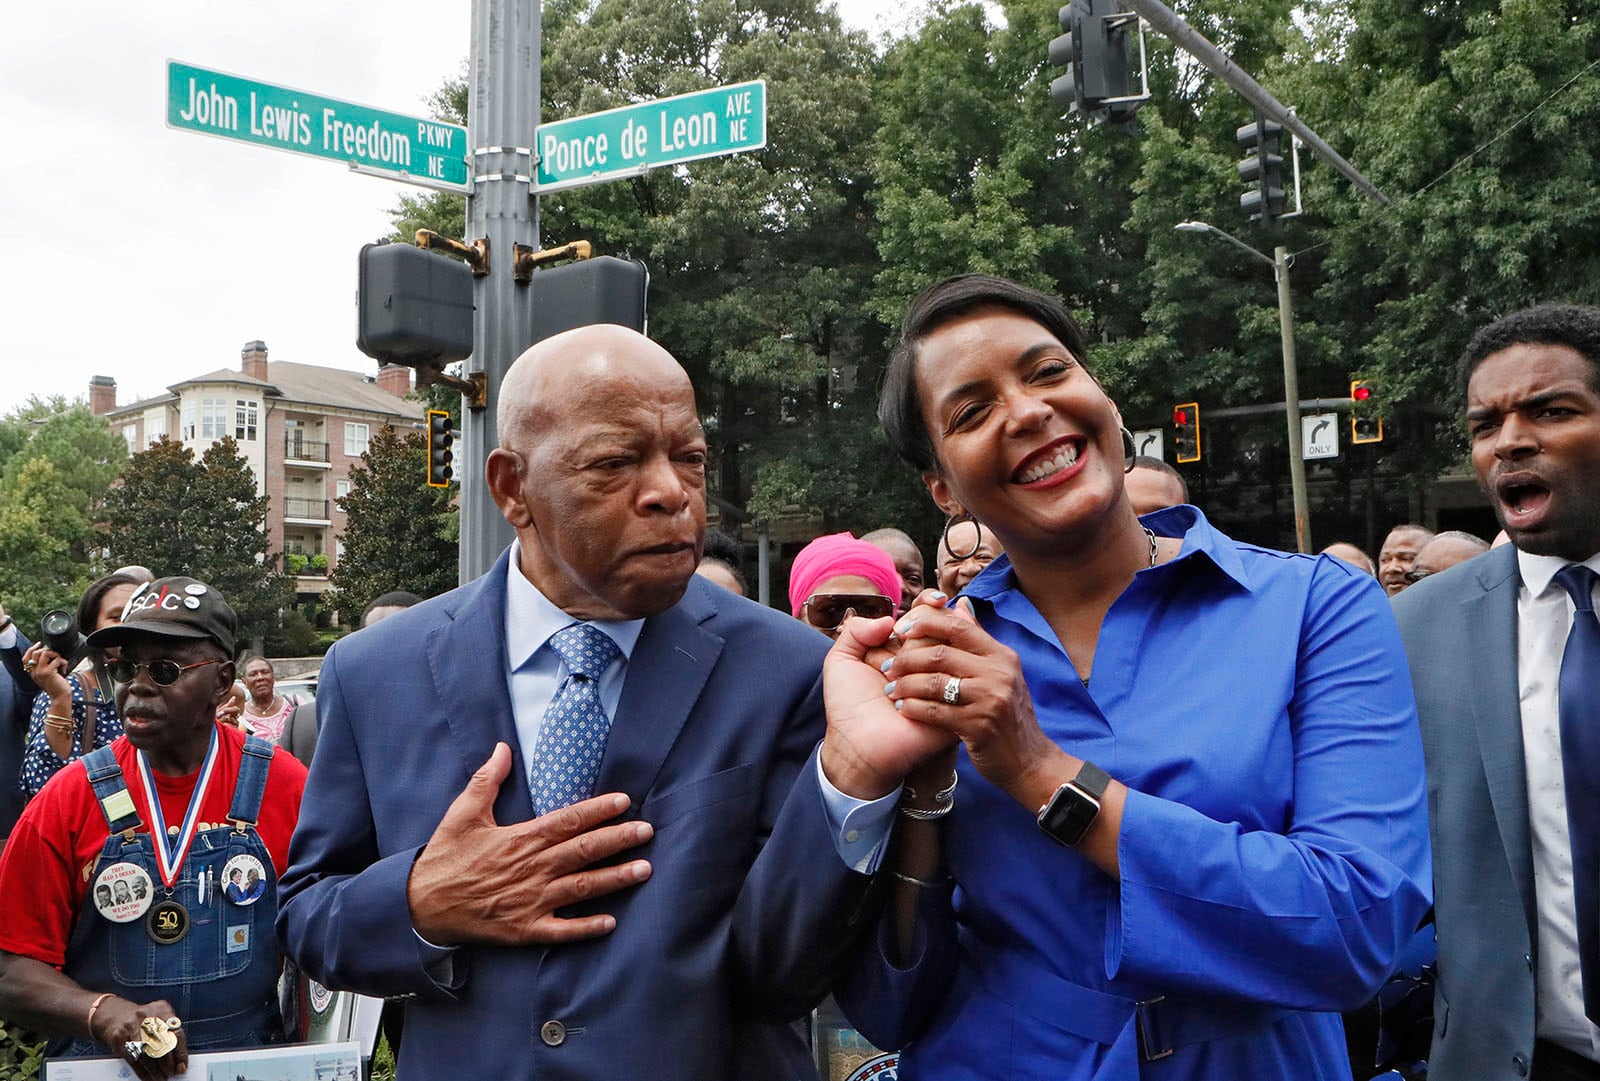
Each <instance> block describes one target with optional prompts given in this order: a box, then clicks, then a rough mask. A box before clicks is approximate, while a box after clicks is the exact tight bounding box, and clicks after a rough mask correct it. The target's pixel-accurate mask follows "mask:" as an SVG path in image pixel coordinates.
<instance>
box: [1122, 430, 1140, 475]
mask: <svg viewBox="0 0 1600 1081" xmlns="http://www.w3.org/2000/svg"><path fill="white" fill-rule="evenodd" d="M1122 445H1123V446H1125V447H1127V448H1128V449H1127V450H1126V451H1124V452H1123V457H1122V471H1123V472H1124V473H1132V472H1133V460H1134V458H1136V457H1138V454H1139V447H1138V445H1137V444H1136V443H1134V441H1133V433H1132V432H1130V431H1128V429H1127V426H1126V425H1124V426H1123V429H1122Z"/></svg>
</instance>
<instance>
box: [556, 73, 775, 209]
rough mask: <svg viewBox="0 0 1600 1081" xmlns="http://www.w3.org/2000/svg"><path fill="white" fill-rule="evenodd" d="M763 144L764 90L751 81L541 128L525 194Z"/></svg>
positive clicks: (762, 145)
mask: <svg viewBox="0 0 1600 1081" xmlns="http://www.w3.org/2000/svg"><path fill="white" fill-rule="evenodd" d="M766 145H767V84H766V82H765V81H764V80H761V79H757V80H756V81H754V82H749V83H737V84H735V85H733V86H719V87H717V88H716V89H714V90H697V91H695V92H694V93H692V94H679V95H678V96H677V97H673V98H660V99H658V100H656V101H645V102H640V103H639V104H638V105H624V106H623V107H622V108H620V109H608V110H606V111H605V112H603V113H590V114H589V115H588V116H575V117H572V118H571V119H569V120H557V121H555V122H554V123H550V124H541V125H539V130H538V133H537V134H536V135H535V136H534V149H535V151H536V153H537V154H538V158H539V169H538V174H537V175H536V176H535V177H534V185H533V188H534V191H536V192H538V193H541V194H543V193H546V192H552V191H560V190H562V189H563V188H576V187H579V186H581V185H584V184H597V183H599V182H600V181H603V180H616V179H618V178H620V177H625V176H637V175H638V174H640V173H644V172H648V171H649V170H651V169H654V168H656V167H657V166H661V165H675V164H677V163H679V162H685V161H695V160H697V159H699V158H715V157H720V156H721V155H723V154H737V153H739V152H740V151H744V150H759V149H761V148H762V147H764V146H766Z"/></svg>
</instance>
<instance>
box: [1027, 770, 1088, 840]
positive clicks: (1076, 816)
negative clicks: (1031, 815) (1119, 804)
mask: <svg viewBox="0 0 1600 1081" xmlns="http://www.w3.org/2000/svg"><path fill="white" fill-rule="evenodd" d="M1099 814H1100V801H1099V800H1097V799H1095V798H1094V797H1093V796H1091V795H1089V793H1087V792H1085V791H1083V790H1082V789H1081V788H1078V787H1077V785H1076V784H1074V783H1072V782H1068V783H1067V784H1064V785H1062V786H1061V787H1060V788H1058V789H1056V794H1055V795H1054V796H1051V797H1050V802H1049V803H1047V804H1045V805H1044V807H1043V808H1042V809H1041V810H1040V811H1039V828H1040V829H1042V830H1044V832H1045V833H1047V834H1049V835H1050V836H1051V837H1052V838H1053V839H1054V840H1056V841H1059V842H1060V843H1062V844H1064V845H1066V846H1067V847H1069V848H1071V847H1072V846H1074V845H1076V844H1077V843H1078V842H1079V841H1081V840H1083V835H1084V834H1085V833H1087V832H1089V827H1090V826H1091V825H1093V824H1094V820H1095V817H1096V816H1097V815H1099Z"/></svg>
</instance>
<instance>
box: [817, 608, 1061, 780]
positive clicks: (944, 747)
mask: <svg viewBox="0 0 1600 1081" xmlns="http://www.w3.org/2000/svg"><path fill="white" fill-rule="evenodd" d="M822 672H823V676H822V680H823V696H824V701H825V704H826V708H827V713H828V734H827V737H826V738H825V739H824V740H823V745H822V768H823V772H824V773H826V774H827V777H828V780H829V781H830V782H831V783H832V784H833V785H834V787H836V788H838V789H839V790H840V791H841V792H844V793H845V794H846V795H850V796H854V797H855V798H857V799H865V800H871V799H877V798H879V797H881V796H885V795H887V794H888V793H890V792H892V791H894V789H895V787H896V786H898V785H899V784H900V783H901V782H902V781H903V780H904V779H906V778H907V777H909V776H912V775H913V774H914V772H915V771H917V770H918V769H919V768H922V767H925V766H927V765H928V764H930V763H935V762H941V761H948V760H949V759H948V756H949V755H950V753H951V752H952V751H953V749H954V747H955V745H956V744H957V743H961V744H964V745H965V746H966V749H967V755H968V757H969V758H970V759H971V760H972V764H973V766H974V767H976V768H977V770H978V772H979V773H980V774H982V775H983V777H984V778H985V779H987V780H988V781H990V782H991V783H992V784H994V785H995V786H996V787H998V788H1001V789H1002V790H1004V791H1007V792H1009V793H1011V794H1012V795H1013V796H1014V797H1016V798H1018V799H1019V801H1026V799H1028V798H1029V797H1028V796H1025V795H1024V793H1027V792H1029V791H1030V785H1029V778H1030V777H1031V776H1032V775H1033V774H1034V773H1035V772H1036V771H1038V770H1040V769H1043V768H1048V764H1049V763H1051V762H1052V760H1053V759H1055V758H1057V757H1059V756H1061V755H1062V753H1063V752H1062V751H1061V750H1060V748H1058V747H1057V746H1056V745H1055V744H1054V743H1052V742H1051V741H1050V739H1049V738H1048V737H1046V736H1045V734H1044V733H1043V732H1042V731H1041V730H1040V729H1039V722H1038V720H1037V719H1036V718H1035V716H1034V711H1033V698H1032V696H1031V695H1030V694H1029V692H1028V685H1027V683H1026V681H1025V680H1024V679H1023V676H1022V666H1021V663H1020V662H1019V660H1018V658H1017V654H1016V653H1015V651H1013V650H1011V649H1008V648H1007V647H1006V646H1004V645H1002V644H1001V643H999V642H997V641H996V640H995V639H994V638H993V637H991V636H990V635H989V633H988V632H987V631H985V630H984V629H983V628H982V627H981V626H980V625H979V624H978V621H977V618H976V617H975V616H974V615H973V612H972V607H971V603H970V602H968V601H960V602H958V603H957V604H956V605H955V606H953V607H952V606H949V604H948V601H947V598H946V597H945V595H944V594H943V593H940V592H939V591H938V590H924V591H923V593H922V594H921V596H919V597H918V598H917V602H916V604H915V605H913V606H912V608H911V609H910V610H909V611H907V612H906V614H905V615H904V616H902V617H901V618H900V620H899V621H898V622H892V621H890V620H889V619H888V618H884V619H875V620H867V619H850V620H846V621H845V624H844V627H843V629H842V630H841V632H840V634H839V639H838V641H837V642H835V643H834V647H833V649H832V650H831V651H830V652H829V653H828V656H827V659H826V660H825V661H824V662H823V668H822ZM952 679H958V680H959V681H960V682H959V684H957V685H956V688H955V690H956V691H957V692H958V693H956V694H955V695H954V696H953V697H955V701H954V702H951V701H949V700H948V698H947V689H949V688H950V687H951V680H952ZM943 772H944V773H945V775H948V768H945V769H944V771H943Z"/></svg>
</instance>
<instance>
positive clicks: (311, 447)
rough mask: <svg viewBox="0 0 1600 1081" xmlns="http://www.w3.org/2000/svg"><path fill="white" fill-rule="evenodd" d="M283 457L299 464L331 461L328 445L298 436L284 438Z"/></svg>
mask: <svg viewBox="0 0 1600 1081" xmlns="http://www.w3.org/2000/svg"><path fill="white" fill-rule="evenodd" d="M283 456H284V457H285V458H289V459H293V460H294V461H299V462H326V461H330V459H329V457H328V444H326V443H319V442H316V441H315V440H311V439H301V438H300V437H299V436H296V435H286V436H284V437H283Z"/></svg>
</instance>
